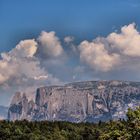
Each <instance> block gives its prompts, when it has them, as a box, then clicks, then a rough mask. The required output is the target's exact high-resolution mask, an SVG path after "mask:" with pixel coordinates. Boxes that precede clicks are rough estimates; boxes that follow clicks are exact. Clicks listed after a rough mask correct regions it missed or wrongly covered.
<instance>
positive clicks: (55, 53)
mask: <svg viewBox="0 0 140 140" xmlns="http://www.w3.org/2000/svg"><path fill="white" fill-rule="evenodd" d="M38 42H39V46H40V47H39V48H38V49H39V50H38V51H39V52H40V55H42V56H44V57H45V58H53V57H55V58H56V57H59V56H61V55H62V54H63V53H64V50H63V47H62V46H61V42H60V40H59V38H58V37H57V36H56V35H55V32H54V31H51V32H45V31H42V32H41V34H40V36H39V37H38Z"/></svg>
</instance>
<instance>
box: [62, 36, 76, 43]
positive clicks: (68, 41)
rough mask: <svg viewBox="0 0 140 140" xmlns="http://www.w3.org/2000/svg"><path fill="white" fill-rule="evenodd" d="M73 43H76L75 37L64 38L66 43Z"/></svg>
mask: <svg viewBox="0 0 140 140" xmlns="http://www.w3.org/2000/svg"><path fill="white" fill-rule="evenodd" d="M73 41H74V37H73V36H66V37H65V38H64V42H65V43H67V44H69V43H71V42H73Z"/></svg>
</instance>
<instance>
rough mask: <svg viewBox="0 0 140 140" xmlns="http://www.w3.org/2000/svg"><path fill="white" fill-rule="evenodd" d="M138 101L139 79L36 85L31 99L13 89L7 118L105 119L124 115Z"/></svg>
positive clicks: (78, 120)
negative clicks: (36, 87) (38, 86)
mask: <svg viewBox="0 0 140 140" xmlns="http://www.w3.org/2000/svg"><path fill="white" fill-rule="evenodd" d="M139 105H140V83H139V82H125V81H85V82H76V83H70V84H66V85H64V86H47V87H41V88H38V89H37V91H36V95H35V99H33V100H29V99H28V98H27V97H26V95H25V94H21V93H16V94H15V96H14V97H13V100H12V102H11V105H10V107H9V111H8V119H9V120H16V119H18V120H21V119H28V120H38V121H40V120H60V121H71V122H81V121H90V122H96V121H99V120H102V121H106V120H110V119H118V118H125V114H126V111H127V109H128V108H135V107H136V106H139Z"/></svg>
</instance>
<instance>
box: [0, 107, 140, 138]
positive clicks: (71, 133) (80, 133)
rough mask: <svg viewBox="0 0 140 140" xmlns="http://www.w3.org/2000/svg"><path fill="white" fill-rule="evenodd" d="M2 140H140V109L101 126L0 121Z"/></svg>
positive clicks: (129, 110) (93, 124)
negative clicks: (124, 117) (125, 117)
mask: <svg viewBox="0 0 140 140" xmlns="http://www.w3.org/2000/svg"><path fill="white" fill-rule="evenodd" d="M0 140H140V107H138V108H137V109H135V110H132V109H128V112H127V119H119V120H117V121H113V120H110V121H108V122H101V121H99V122H98V123H87V122H83V123H71V122H59V121H58V122H57V121H55V122H50V121H40V122H37V121H30V122H29V121H27V120H22V121H8V120H2V121H0Z"/></svg>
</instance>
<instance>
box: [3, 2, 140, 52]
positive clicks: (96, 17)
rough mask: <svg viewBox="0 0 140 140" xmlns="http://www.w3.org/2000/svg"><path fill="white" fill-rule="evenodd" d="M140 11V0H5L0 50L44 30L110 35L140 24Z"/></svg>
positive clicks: (59, 33)
mask: <svg viewBox="0 0 140 140" xmlns="http://www.w3.org/2000/svg"><path fill="white" fill-rule="evenodd" d="M139 13H140V1H139V0H117V1H116V0H106V1H104V0H69V1H68V0H59V1H58V0H40V1H38V0H24V1H19V0H12V1H11V0H1V1H0V38H1V39H0V51H6V50H10V49H11V48H12V47H15V45H16V44H17V43H18V42H19V40H21V39H26V38H32V37H35V36H37V35H38V34H39V33H40V31H41V30H47V31H51V30H55V31H56V33H57V34H58V35H59V36H60V37H61V36H62V37H63V36H65V35H74V36H76V37H77V40H78V39H79V40H80V39H83V38H84V39H91V38H93V37H95V36H99V35H100V36H102V35H107V34H108V33H110V32H111V31H113V30H114V29H119V28H120V26H123V25H125V24H129V23H131V22H136V23H137V25H139V24H140V18H139Z"/></svg>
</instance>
